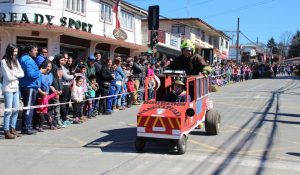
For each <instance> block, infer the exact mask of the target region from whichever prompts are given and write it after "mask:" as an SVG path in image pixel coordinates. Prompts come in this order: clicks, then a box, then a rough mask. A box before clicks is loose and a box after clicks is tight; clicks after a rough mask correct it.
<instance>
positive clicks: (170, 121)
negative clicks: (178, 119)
mask: <svg viewBox="0 0 300 175" xmlns="http://www.w3.org/2000/svg"><path fill="white" fill-rule="evenodd" d="M168 121H169V123H170V125H171V127H172V129H174V125H173V123H172V120H171V119H170V118H168Z"/></svg>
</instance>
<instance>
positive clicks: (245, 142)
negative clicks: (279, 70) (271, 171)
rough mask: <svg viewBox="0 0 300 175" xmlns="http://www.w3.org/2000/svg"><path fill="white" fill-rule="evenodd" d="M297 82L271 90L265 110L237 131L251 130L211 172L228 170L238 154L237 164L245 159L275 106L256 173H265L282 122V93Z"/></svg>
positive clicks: (234, 136) (227, 142) (262, 109)
mask: <svg viewBox="0 0 300 175" xmlns="http://www.w3.org/2000/svg"><path fill="white" fill-rule="evenodd" d="M279 78H280V77H278V78H277V79H279ZM283 78H284V77H283ZM291 78H293V77H291ZM297 84H298V82H295V81H293V82H290V81H289V82H288V83H287V84H285V85H284V86H282V87H281V88H279V89H278V90H276V91H273V92H271V97H270V99H269V100H268V101H267V103H266V104H265V105H263V107H262V108H261V109H260V110H259V111H263V112H261V113H254V115H253V116H252V117H251V118H250V119H249V120H248V121H246V122H245V123H244V124H243V125H242V126H241V127H240V128H239V131H237V133H240V132H242V131H243V130H244V129H245V128H246V127H247V128H248V129H249V128H251V130H250V131H248V132H247V134H246V135H245V136H244V137H243V138H242V139H241V140H240V141H239V142H238V144H237V145H235V146H234V148H233V149H232V150H231V151H230V152H229V154H228V155H227V156H226V158H225V159H224V160H223V162H222V163H221V164H220V165H219V166H218V167H217V168H216V169H215V170H214V171H213V172H212V173H211V174H214V175H217V174H221V173H222V172H224V171H225V170H226V168H228V166H229V165H230V164H231V163H232V162H233V161H234V160H235V159H236V158H237V156H239V159H238V161H235V164H239V163H240V162H241V161H242V160H243V157H245V156H246V155H247V152H248V151H249V150H250V148H251V147H252V145H253V144H254V143H255V140H256V138H257V135H258V133H259V131H260V129H261V128H262V126H263V125H264V123H265V122H266V121H267V120H266V117H267V115H268V114H270V113H271V112H270V110H271V109H272V108H275V113H273V117H272V120H270V121H271V122H272V126H271V127H270V133H269V137H268V138H267V143H266V145H265V148H264V150H265V151H263V152H262V155H261V156H260V164H259V165H258V168H257V171H256V173H255V174H258V175H260V174H263V173H264V170H265V164H266V163H267V161H268V159H269V154H270V152H271V151H270V150H271V149H272V147H273V144H274V138H275V136H276V133H277V122H280V121H278V115H279V107H280V104H279V101H280V100H279V99H280V94H282V93H284V92H285V91H289V90H291V89H292V88H294V87H295V86H296V85H297ZM257 115H259V120H257V121H254V119H256V118H257V117H256V116H257ZM268 122H269V121H268ZM251 123H252V124H251ZM235 138H236V135H232V136H231V137H230V138H229V139H227V140H226V141H225V142H224V143H223V144H221V145H222V146H221V147H226V146H228V145H230V144H231V142H232V141H233V140H234V139H235ZM240 151H243V152H244V153H245V154H242V155H240V154H237V153H239V152H240ZM216 154H218V153H217V152H214V153H212V154H211V155H210V156H209V157H208V158H207V159H206V161H211V159H213V157H214V156H215V155H216ZM205 166H207V164H205V165H204V164H199V166H197V169H194V171H192V173H191V174H195V173H196V172H198V171H199V170H201V169H205ZM234 171H235V169H232V170H231V172H229V174H236V172H234Z"/></svg>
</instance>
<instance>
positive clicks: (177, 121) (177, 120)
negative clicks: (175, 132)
mask: <svg viewBox="0 0 300 175" xmlns="http://www.w3.org/2000/svg"><path fill="white" fill-rule="evenodd" d="M175 120H176V123H177V125H178V128H180V122H179V119H178V118H176V119H175Z"/></svg>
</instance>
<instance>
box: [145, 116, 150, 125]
mask: <svg viewBox="0 0 300 175" xmlns="http://www.w3.org/2000/svg"><path fill="white" fill-rule="evenodd" d="M149 120H150V117H147V120H146V122H145V124H144V126H145V127H146V126H147V124H148V122H149Z"/></svg>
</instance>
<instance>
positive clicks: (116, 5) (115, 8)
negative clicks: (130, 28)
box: [113, 0, 121, 29]
mask: <svg viewBox="0 0 300 175" xmlns="http://www.w3.org/2000/svg"><path fill="white" fill-rule="evenodd" d="M120 3H121V0H116V3H115V5H114V7H113V11H114V13H115V14H116V29H119V28H120V27H121V25H120V21H119V6H120Z"/></svg>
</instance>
